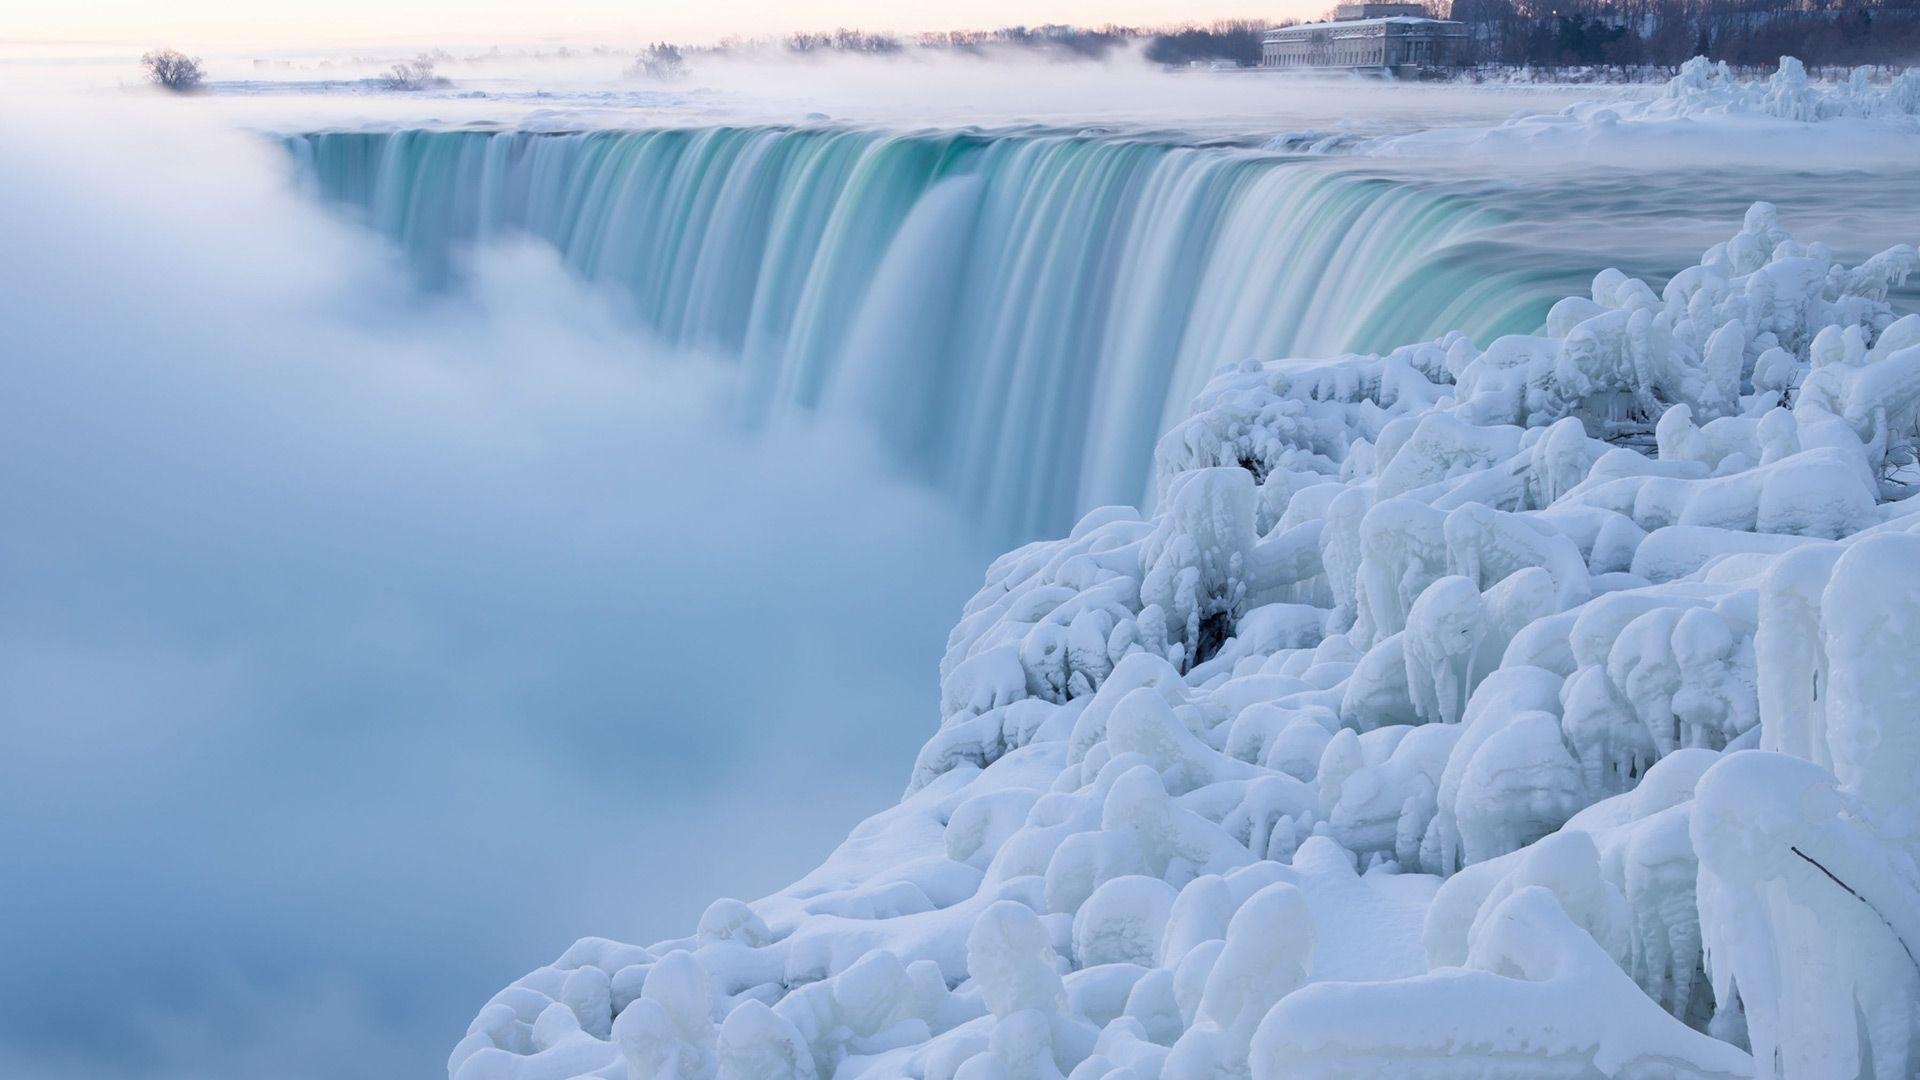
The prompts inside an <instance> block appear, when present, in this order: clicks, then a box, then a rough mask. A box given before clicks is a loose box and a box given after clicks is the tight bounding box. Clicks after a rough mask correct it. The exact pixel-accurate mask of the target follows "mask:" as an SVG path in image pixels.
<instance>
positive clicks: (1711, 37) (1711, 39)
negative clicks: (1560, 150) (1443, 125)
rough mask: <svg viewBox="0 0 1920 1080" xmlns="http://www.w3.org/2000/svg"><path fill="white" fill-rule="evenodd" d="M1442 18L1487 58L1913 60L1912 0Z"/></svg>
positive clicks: (1715, 0)
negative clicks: (1465, 29) (1461, 27)
mask: <svg viewBox="0 0 1920 1080" xmlns="http://www.w3.org/2000/svg"><path fill="white" fill-rule="evenodd" d="M1451 17H1452V18H1454V19H1458V20H1460V21H1461V22H1464V23H1466V24H1467V25H1468V26H1469V27H1470V28H1471V30H1472V34H1473V40H1474V49H1473V54H1474V58H1475V59H1477V60H1479V61H1480V62H1483V63H1492V64H1515V65H1519V64H1526V65H1531V66H1534V67H1564V66H1574V65H1611V66H1619V67H1641V66H1655V67H1672V66H1675V65H1678V64H1680V63H1681V62H1683V61H1685V60H1686V59H1687V58H1689V57H1693V56H1706V57H1709V58H1711V59H1714V60H1725V61H1727V62H1728V63H1730V64H1734V65H1739V66H1759V65H1765V64H1771V63H1773V62H1774V61H1775V60H1777V59H1779V58H1780V57H1781V56H1797V57H1799V58H1800V59H1802V60H1804V61H1806V62H1807V64H1808V65H1810V66H1811V65H1819V66H1829V65H1852V64H1916V63H1920V0H1884V2H1879V3H1869V4H1862V3H1842V2H1829V0H1453V6H1452V11H1451Z"/></svg>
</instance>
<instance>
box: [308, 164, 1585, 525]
mask: <svg viewBox="0 0 1920 1080" xmlns="http://www.w3.org/2000/svg"><path fill="white" fill-rule="evenodd" d="M291 145H292V147H293V149H294V151H295V152H296V154H297V155H298V157H299V159H300V161H301V165H302V171H303V174H304V175H305V176H306V177H307V178H308V180H309V182H310V183H312V184H313V186H314V187H315V188H316V189H317V191H318V192H319V193H320V194H321V195H322V196H323V197H324V198H325V199H327V200H329V201H331V202H334V203H338V204H342V205H344V206H346V207H349V208H351V210H352V211H353V212H355V213H357V214H359V215H361V216H363V217H364V219H365V220H366V221H367V222H368V223H369V224H370V225H372V226H373V227H375V228H377V229H379V230H380V231H381V232H384V233H386V234H388V235H390V236H392V237H394V238H395V239H396V240H398V241H399V242H400V243H401V244H402V245H403V246H404V247H405V249H406V250H407V252H408V253H409V254H410V256H411V257H412V259H413V260H414V262H415V264H416V265H417V266H418V267H419V268H420V271H421V273H422V274H423V275H425V276H426V278H427V279H428V280H429V281H433V282H445V281H447V280H448V279H449V278H450V277H451V276H453V275H454V274H455V273H456V269H457V265H458V257H459V253H460V252H461V250H462V249H463V248H464V247H465V246H466V245H468V244H471V243H473V242H476V241H486V240H491V239H496V238H502V237H506V236H510V235H514V234H530V235H532V236H535V237H538V238H540V239H542V240H544V241H546V242H548V243H550V244H552V245H553V246H554V247H555V248H556V249H558V250H559V252H560V253H561V254H562V256H563V258H564V259H565V261H566V264H567V265H568V266H569V267H570V268H571V269H572V270H573V271H574V272H576V273H577V274H578V275H580V276H581V277H582V278H584V279H586V280H588V281H590V282H593V283H595V284H597V285H599V286H601V287H603V288H605V289H606V290H608V291H609V292H610V293H612V294H613V295H615V296H617V297H618V298H619V299H620V301H621V302H622V303H623V304H624V305H625V306H626V307H627V308H628V310H629V311H630V313H631V314H632V315H633V316H634V317H635V318H636V319H637V320H638V322H639V323H640V324H641V325H643V326H644V327H646V328H647V329H648V330H649V331H650V332H651V333H652V334H653V335H655V336H656V337H657V338H658V339H660V340H661V341H663V342H665V343H666V344H669V345H672V346H676V347H683V348H688V349H694V350H699V351H703V352H709V353H715V354H718V355H720V356H723V357H726V358H728V359H729V360H730V361H732V362H737V363H738V364H739V365H740V366H741V369H742V375H743V380H742V383H743V391H742V397H743V408H744V409H745V410H746V412H747V413H748V415H749V416H750V417H760V416H765V415H767V414H769V413H770V412H773V411H777V410H782V409H819V408H828V409H841V410H847V411H851V412H853V413H856V414H857V415H859V416H860V417H861V418H862V419H863V420H864V421H865V422H866V423H868V424H869V425H870V426H871V427H872V429H873V430H875V431H877V432H879V433H880V435H881V436H882V437H883V439H884V440H885V443H886V446H887V448H888V450H889V452H890V453H891V454H892V456H894V457H895V458H896V459H897V460H898V461H899V462H900V463H901V464H902V465H903V466H904V467H905V468H907V469H909V470H911V471H912V472H914V473H916V474H918V475H920V476H922V477H923V478H925V479H926V480H928V481H931V482H932V483H934V484H936V485H938V486H939V487H941V488H943V489H946V490H948V491H950V492H952V493H953V494H955V495H956V496H958V497H959V498H960V499H962V500H963V501H964V503H965V504H966V505H967V506H968V507H969V508H971V509H974V510H976V511H978V512H979V513H981V514H982V515H984V517H985V519H986V520H987V521H988V522H989V524H990V526H991V527H992V528H994V530H995V531H996V532H997V533H999V534H1001V535H1006V536H1020V537H1025V536H1032V535H1037V534H1039V533H1042V532H1046V531H1050V530H1058V529H1060V528H1062V527H1064V525H1066V524H1067V523H1069V522H1070V521H1071V519H1072V516H1073V515H1074V514H1075V513H1077V512H1078V511H1080V510H1083V509H1085V508H1088V507H1090V506H1095V505H1099V504H1101V503H1106V502H1138V501H1139V500H1141V499H1142V498H1143V497H1144V496H1145V494H1146V488H1145V482H1146V478H1147V474H1148V466H1149V463H1150V458H1151V452H1152V445H1153V440H1154V438H1155V436H1156V435H1157V434H1158V433H1159V432H1160V431H1161V430H1163V429H1164V428H1165V426H1166V425H1167V424H1168V423H1169V422H1170V421H1171V420H1172V419H1174V418H1175V417H1177V416H1178V415H1179V413H1180V412H1181V411H1182V410H1183V409H1184V407H1185V403H1186V401H1187V400H1189V399H1190V398H1191V396H1192V395H1193V394H1194V393H1195V392H1196V391H1197V390H1198V389H1199V387H1200V386H1201V384H1202V383H1203V382H1204V381H1205V379H1206V376H1207V374H1208V373H1209V372H1210V371H1211V370H1212V369H1213V368H1214V367H1216V366H1217V365H1218V364H1220V363H1222V362H1226V361H1234V360H1239V359H1241V358H1245V357H1255V356H1261V357H1265V356H1287V355H1299V356H1313V355H1329V354H1334V353H1338V352H1342V351H1346V350H1351V349H1367V348H1383V347H1389V346H1391V345H1394V344H1397V343H1400V342H1403V341H1411V340H1418V339H1420V338H1422V337H1426V336H1431V335H1433V334H1436V333H1439V332H1441V331H1443V330H1446V329H1452V328H1458V329H1464V330H1467V331H1469V332H1471V333H1475V334H1478V335H1483V336H1491V335H1494V334H1497V333H1500V332H1505V331H1509V330H1520V329H1527V328H1530V327H1531V326H1532V325H1534V324H1536V323H1537V322H1538V321H1539V319H1540V317H1541V315H1542V314H1543V312H1544V310H1545V305H1546V304H1547V303H1548V302H1549V301H1550V300H1551V299H1552V298H1553V297H1555V296H1557V295H1558V292H1557V289H1556V288H1555V286H1554V282H1553V280H1552V275H1547V276H1546V280H1538V279H1540V278H1541V275H1538V274H1535V273H1531V272H1521V273H1518V274H1511V273H1495V274H1492V275H1489V274H1487V273H1486V272H1485V268H1484V267H1478V266H1475V265H1474V264H1473V263H1472V260H1470V259H1465V258H1463V257H1462V256H1463V254H1464V253H1466V252H1468V251H1470V250H1471V249H1470V248H1466V247H1463V246H1462V245H1465V244H1467V243H1468V242H1470V241H1471V240H1472V239H1473V238H1475V237H1476V236H1479V235H1480V234H1482V233H1483V232H1485V230H1487V229H1488V228H1490V227H1493V226H1495V225H1497V224H1499V223H1500V222H1502V221H1504V220H1506V217H1507V216H1506V215H1504V214H1502V213H1501V212H1500V211H1499V210H1498V209H1497V208H1494V207H1492V206H1489V205H1488V204H1487V203H1486V202H1485V201H1484V200H1480V199H1475V198H1472V197H1467V196H1464V195H1461V194H1457V193H1450V192H1448V191H1446V190H1442V189H1441V188H1440V187H1438V186H1436V185H1423V184H1417V183H1408V182H1404V181H1400V180H1394V179H1388V178H1384V177H1380V176H1371V175H1365V174H1363V173H1360V172H1357V171H1353V170H1347V169H1330V168H1326V167H1322V166H1320V165H1317V164H1314V163H1306V162H1300V161H1296V160H1288V159H1286V158H1284V157H1280V156H1277V155H1273V154H1265V153H1259V152H1254V151H1249V150H1243V149H1238V148H1234V147H1223V146H1193V145H1182V144H1180V143H1177V142H1173V141H1157V140H1151V139H1118V138H1100V137H1090V136H1087V137H1083V136H1072V135H1051V134H1012V135H996V134H983V133H977V132H958V133H951V132H950V133H923V134H905V135H900V134H882V133H877V132H870V131H845V130H794V129H784V128H709V129H699V130H654V131H634V132H614V131H603V132H588V133H576V134H560V135H547V134H533V133H525V132H474V131H402V132H394V133H360V132H353V133H324V134H315V135H308V136H302V137H298V138H295V139H293V140H292V141H291ZM1536 280H1537V284H1536V285H1534V287H1527V283H1528V282H1529V281H1536Z"/></svg>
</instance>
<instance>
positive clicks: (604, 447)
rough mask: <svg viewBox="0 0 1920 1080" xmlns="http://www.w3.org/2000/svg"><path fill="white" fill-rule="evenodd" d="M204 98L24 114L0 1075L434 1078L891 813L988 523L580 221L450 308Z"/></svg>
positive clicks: (930, 713)
mask: <svg viewBox="0 0 1920 1080" xmlns="http://www.w3.org/2000/svg"><path fill="white" fill-rule="evenodd" d="M171 104H173V103H158V102H156V103H151V104H147V105H143V106H140V107H138V108H135V107H133V106H129V105H128V104H126V103H122V102H114V103H111V105H110V107H109V106H99V107H95V106H74V107H69V108H66V109H64V110H62V111H59V112H51V111H43V112H41V113H38V114H37V116H38V118H37V119H28V118H25V117H21V116H17V115H16V116H8V117H6V118H5V120H4V122H3V123H4V127H0V161H3V162H5V165H4V166H0V235H5V236H7V237H8V239H9V243H8V245H7V247H6V249H5V251H4V252H0V372H4V381H5V386H4V393H0V490H3V491H4V492H5V495H6V500H7V512H6V513H5V515H4V516H3V517H0V734H4V737H5V739H6V745H7V747H8V751H7V753H6V754H4V755H0V859H4V861H5V864H6V866H7V875H6V876H7V881H8V884H7V887H6V888H5V889H0V954H3V955H5V956H6V957H7V958H8V962H9V974H10V977H9V979H8V980H7V981H6V984H5V988H4V989H3V990H0V1005H3V1006H4V1019H0V1073H4V1074H6V1075H10V1076H33V1077H61V1076H82V1075H85V1076H89V1077H95V1076H128V1077H133V1076H138V1077H163V1078H164V1077H228V1076H232V1077H239V1076H259V1075H273V1076H276V1077H349V1076H352V1077H365V1076H369V1075H381V1076H419V1075H432V1074H434V1073H436V1072H437V1071H439V1070H440V1069H441V1068H442V1064H441V1063H442V1062H443V1060H444V1054H445V1052H446V1049H447V1048H448V1047H449V1046H451V1045H452V1044H453V1043H454V1041H456V1040H457V1039H458V1037H459V1035H460V1033H461V1031H462V1030H464V1026H465V1022H466V1020H467V1018H468V1017H470V1016H471V1015H472V1014H473V1012H474V1011H475V1009H476V1008H477V1007H478V1006H479V1005H480V1004H481V1003H482V1002H483V1001H484V1000H485V999H486V997H487V996H488V995H489V994H490V993H491V992H492V991H493V990H494V989H495V988H497V987H498V986H500V985H503V984H504V983H506V982H508V981H510V980H511V979H513V978H514V977H515V976H517V975H518V974H520V973H522V972H524V971H525V970H527V969H529V968H531V967H534V966H537V965H539V964H541V963H544V962H546V961H548V960H550V959H551V958H552V957H553V956H555V955H557V954H558V953H559V952H560V951H561V950H562V949H563V948H564V947H565V946H566V944H567V943H568V942H570V941H571V940H572V939H573V938H575V937H578V936H582V935H587V934H602V935H606V936H610V937H616V938H621V939H623V940H632V941H642V942H645V941H652V940H657V939H659V938H663V937H667V936H670V935H677V934H681V933H685V932H687V931H688V930H689V929H690V928H691V925H692V922H693V920H694V919H696V918H697V917H698V915H699V912H700V910H701V909H702V908H703V907H704V905H705V903H706V901H707V900H709V899H711V898H712V897H714V896H720V895H730V896H739V897H742V898H749V899H750V898H752V897H755V896H757V895H759V894H760V893H763V892H766V891H769V890H771V889H773V888H776V887H778V886H779V885H781V884H784V883H785V882H786V881H788V880H790V879H791V878H793V877H795V876H797V875H798V873H800V872H801V871H803V870H804V869H805V868H807V867H808V866H810V865H812V864H813V863H814V862H816V861H817V860H818V858H819V856H820V855H821V854H823V853H824V852H825V851H827V850H829V849H830V848H831V846H832V844H833V843H834V841H835V839H836V838H838V837H840V836H843V835H844V834H845V833H846V831H847V830H848V828H849V827H850V826H851V825H852V824H853V823H854V822H855V821H857V820H858V818H859V817H860V816H861V815H862V813H863V812H865V811H869V810H873V809H877V808H879V807H882V806H885V805H887V804H888V803H889V802H890V801H891V800H892V798H893V797H894V796H895V795H897V793H898V791H899V790H900V788H901V786H902V785H903V784H904V782H905V779H906V775H907V769H908V766H909V764H910V763H911V761H912V756H913V750H914V748H915V747H917V746H918V744H919V743H920V742H921V741H922V739H923V738H924V737H925V735H926V734H927V733H928V731H929V730H930V729H931V727H932V725H933V723H934V718H935V708H934V706H935V665H936V663H937V660H938V657H939V654H940V650H941V647H942V645H943V643H944V638H945V627H946V626H947V625H949V623H950V622H951V620H952V618H953V617H954V615H955V614H956V612H957V611H958V608H959V605H960V603H961V602H962V600H963V599H964V598H965V596H966V595H967V594H968V592H969V591H970V590H971V588H972V587H973V586H974V585H975V584H976V583H977V582H978V580H979V573H980V568H981V567H982V566H983V565H984V562H985V557H986V553H985V551H984V550H983V548H982V545H981V542H980V541H978V540H976V539H974V538H973V537H972V534H971V533H970V532H969V528H968V526H967V525H966V523H964V522H962V521H960V520H958V519H957V517H956V516H955V515H954V514H953V513H952V512H951V511H949V510H947V509H946V508H944V507H943V506H942V505H940V504H939V502H938V501H937V500H936V499H935V498H934V497H933V496H932V495H930V494H928V493H926V492H924V491H922V490H919V489H916V488H914V487H912V486H911V485H909V484H907V483H905V482H904V481H902V480H901V479H899V478H898V477H896V476H894V475H893V474H892V473H891V472H890V470H889V469H888V467H887V464H886V463H885V462H884V461H883V460H880V459H879V457H878V455H877V454H876V453H874V452H873V450H872V449H871V447H870V445H869V444H868V443H867V442H866V441H865V440H864V439H863V437H862V436H860V435H858V434H857V433H852V432H849V431H844V430H838V429H835V428H832V427H829V426H826V424H825V423H824V422H823V423H820V424H813V425H809V426H802V427H792V428H782V429H776V430H771V431H760V432H747V431H744V430H742V429H741V428H739V427H738V426H737V425H736V424H734V423H733V422H732V421H731V420H730V419H729V418H728V412H727V404H728V398H729V394H730V381H729V375H728V372H727V371H726V370H725V369H724V368H722V367H719V366H717V365H715V364H713V363H711V362H708V361H704V360H701V359H700V358H697V357H677V356H672V355H669V354H666V353H665V352H664V351H663V350H659V349H657V348H652V347H649V346H648V345H646V344H645V342H644V340H643V339H642V338H641V337H640V336H639V334H638V333H637V331H636V330H635V328H634V327H632V326H629V325H627V324H625V323H624V322H623V321H622V320H621V318H620V317H619V316H618V315H617V314H615V313H614V312H612V311H611V310H610V309H608V308H607V307H605V306H603V305H602V303H601V301H599V300H597V299H596V298H594V297H592V296H591V295H589V294H587V293H586V292H584V291H583V290H581V289H580V288H578V287H577V286H576V285H574V284H573V283H572V282H571V281H569V280H568V279H567V277H566V275H565V274H563V273H562V271H561V269H560V267H559V266H558V264H557V261H556V259H555V257H554V256H553V254H552V253H551V252H550V251H548V250H546V249H543V248H539V247H536V246H533V245H530V244H529V245H522V246H511V245H510V246H506V247H496V248H491V249H485V250H482V251H480V252H478V253H476V256H475V264H474V265H473V266H472V267H471V268H470V273H469V274H468V275H467V278H468V281H469V284H468V286H467V287H466V288H464V289H462V290H459V291H456V292H454V293H452V294H447V295H439V296H429V295H424V294H421V293H419V292H417V291H416V290H415V288H414V286H413V285H412V284H410V280H409V278H408V275H407V274H406V272H405V270H404V268H403V266H402V265H401V260H400V258H399V256H398V255H397V254H396V253H395V252H393V251H391V250H389V249H388V248H387V247H386V246H384V244H383V243H382V242H380V241H378V240H377V239H375V238H374V237H372V236H371V235H369V234H366V233H364V232H362V231H360V230H358V229H356V228H353V227H350V226H348V225H346V224H344V223H341V222H338V221H335V220H333V219H332V218H330V217H328V216H327V215H326V214H325V213H324V212H322V211H321V210H319V209H317V208H316V207H315V206H313V205H312V204H311V203H309V202H308V201H307V200H305V199H303V198H301V197H300V196H298V195H297V194H295V193H294V192H293V191H292V190H291V187H290V185H289V183H288V178H287V176H286V172H285V169H286V163H285V161H284V158H283V156H282V155H281V154H280V153H279V152H278V150H277V149H275V148H273V147H270V146H267V145H264V144H263V143H262V142H260V141H258V140H256V139H253V138H251V137H248V136H245V135H241V134H235V133H232V132H231V131H229V130H227V128H226V127H225V126H224V125H223V124H221V123H220V122H219V121H218V120H216V119H213V118H209V117H196V116H194V115H191V114H189V113H187V112H185V111H183V110H181V109H178V108H170V107H163V106H167V105H171ZM829 773H830V775H831V777H832V779H831V782H830V783H829V782H827V780H826V779H825V777H826V776H827V775H829Z"/></svg>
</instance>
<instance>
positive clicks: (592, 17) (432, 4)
mask: <svg viewBox="0 0 1920 1080" xmlns="http://www.w3.org/2000/svg"><path fill="white" fill-rule="evenodd" d="M1331 2H1332V0H1214V2H1207V3H1201V4H1195V3H1192V2H1185V3H1182V2H1176V0H816V2H812V3H801V4H794V3H780V2H778V0H690V2H680V3H666V2H661V0H629V2H625V3H615V2H609V0H11V3H8V4H7V5H6V7H7V13H6V14H4V15H0V41H7V42H12V43H16V44H18V43H23V42H50V43H73V44H83V43H101V44H129V43H131V44H142V45H144V44H148V43H159V42H166V43H168V44H172V45H174V46H176V47H179V48H183V49H187V50H189V51H192V50H212V49H217V48H265V47H274V48H281V49H286V48H301V47H325V46H341V45H353V44H368V45H373V44H381V43H388V42H401V41H404V42H420V43H426V42H444V43H448V44H453V43H462V44H476V43H484V42H500V43H507V42H524V41H533V40H566V41H605V42H606V43H608V44H625V43H630V42H638V41H648V40H657V39H663V38H664V39H671V40H677V41H687V42H695V41H705V40H712V39H715V38H718V37H721V36H724V35H727V34H740V35H744V36H748V37H753V36H759V35H765V34H781V33H787V32H791V31H794V30H820V29H831V28H833V27H836V26H851V27H858V28H861V29H865V30H886V31H896V32H913V31H919V30H945V29H984V28H990V27H996V26H1009V25H1017V24H1024V25H1028V26H1033V25H1038V24H1041V23H1050V22H1061V23H1075V24H1079V25H1089V26H1090V25H1099V24H1103V23H1121V24H1127V25H1159V24H1167V23H1180V22H1186V21H1190V20H1191V21H1211V20H1213V19H1217V18H1228V17H1236V18H1238V17H1245V18H1256V19H1262V20H1278V19H1281V18H1287V17H1305V16H1312V15H1318V14H1320V13H1321V12H1323V11H1324V10H1326V9H1327V8H1328V7H1329V6H1330V5H1331Z"/></svg>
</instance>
